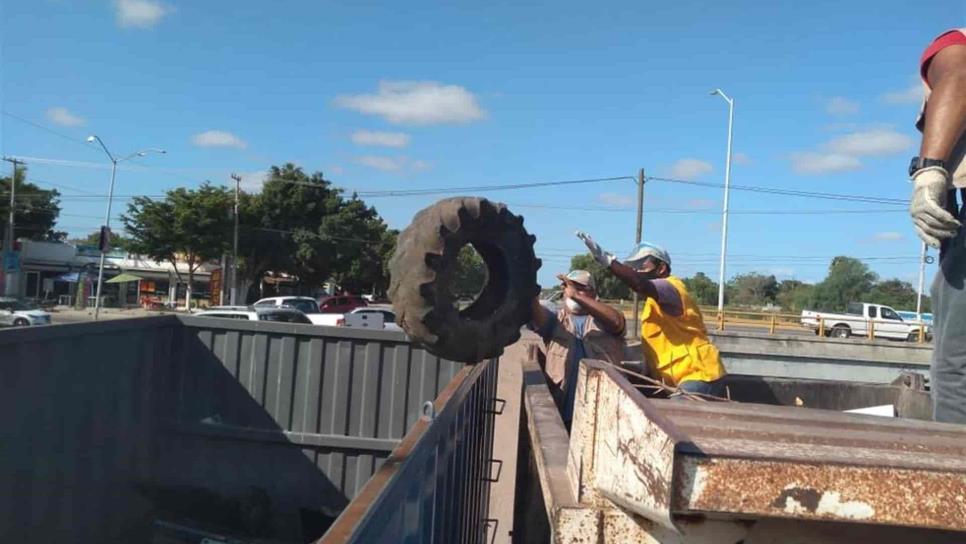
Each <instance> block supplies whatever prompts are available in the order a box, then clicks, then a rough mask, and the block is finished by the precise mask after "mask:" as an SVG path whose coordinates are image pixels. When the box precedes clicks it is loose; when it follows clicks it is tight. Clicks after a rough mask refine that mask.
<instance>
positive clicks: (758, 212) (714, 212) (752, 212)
mask: <svg viewBox="0 0 966 544" xmlns="http://www.w3.org/2000/svg"><path fill="white" fill-rule="evenodd" d="M507 206H508V207H511V208H537V209H548V210H567V211H588V212H617V213H635V210H633V209H631V208H608V207H604V206H597V207H594V206H552V205H544V204H509V203H507ZM908 211H909V210H908V209H907V208H906V207H902V208H869V209H857V210H836V209H824V210H823V209H813V210H728V213H729V214H736V215H826V214H870V213H871V214H875V213H899V212H903V213H907V212H908ZM646 213H648V214H652V213H659V214H685V215H689V214H695V215H721V211H720V210H710V209H689V208H654V209H650V210H647V212H646Z"/></svg>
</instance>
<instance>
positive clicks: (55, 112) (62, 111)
mask: <svg viewBox="0 0 966 544" xmlns="http://www.w3.org/2000/svg"><path fill="white" fill-rule="evenodd" d="M47 120H48V121H50V122H51V123H54V124H57V125H60V126H64V127H80V126H84V123H86V120H85V119H84V118H83V117H81V116H79V115H75V114H73V113H71V112H70V111H68V110H67V108H61V107H56V108H50V109H48V110H47Z"/></svg>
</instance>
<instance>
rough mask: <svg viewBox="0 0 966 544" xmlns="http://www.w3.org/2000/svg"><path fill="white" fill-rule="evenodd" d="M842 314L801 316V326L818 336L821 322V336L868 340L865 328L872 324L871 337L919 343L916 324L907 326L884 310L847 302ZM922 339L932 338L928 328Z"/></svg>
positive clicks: (869, 305)
mask: <svg viewBox="0 0 966 544" xmlns="http://www.w3.org/2000/svg"><path fill="white" fill-rule="evenodd" d="M845 312H846V313H844V314H838V313H831V312H815V311H812V310H804V311H803V312H802V325H804V326H806V327H808V328H810V329H812V330H813V331H815V334H818V333H819V329H820V326H819V322H820V321H822V322H824V329H825V334H826V335H827V336H832V337H834V338H848V337H850V336H868V334H869V324H870V323H872V326H873V335H874V336H875V337H876V338H889V339H892V340H909V341H916V340H918V339H919V329H920V325H919V323H907V322H906V321H904V320H903V319H902V317H901V316H899V314H898V313H897V312H896V311H895V310H893V309H892V308H890V307H888V306H883V305H882V304H871V303H868V302H850V303H849V305H848V307H847V308H846V311H845ZM924 332H925V335H926V339H927V340H928V339H930V338H932V327H929V326H927V327H926V329H925V331H924Z"/></svg>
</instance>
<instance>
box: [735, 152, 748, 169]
mask: <svg viewBox="0 0 966 544" xmlns="http://www.w3.org/2000/svg"><path fill="white" fill-rule="evenodd" d="M731 161H732V162H734V163H735V164H738V165H741V166H745V165H748V164H751V157H749V156H748V154H746V153H735V154H734V155H732V156H731Z"/></svg>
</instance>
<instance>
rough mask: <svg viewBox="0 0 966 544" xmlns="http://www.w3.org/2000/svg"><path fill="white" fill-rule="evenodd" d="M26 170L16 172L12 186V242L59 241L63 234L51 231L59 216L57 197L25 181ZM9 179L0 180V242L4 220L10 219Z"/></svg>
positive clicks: (4, 232) (4, 228)
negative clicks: (13, 190)
mask: <svg viewBox="0 0 966 544" xmlns="http://www.w3.org/2000/svg"><path fill="white" fill-rule="evenodd" d="M26 178H27V169H26V168H18V169H17V179H16V182H15V185H14V188H15V189H16V194H15V195H14V199H15V200H14V210H13V213H14V239H20V238H26V239H28V240H63V239H64V238H65V237H66V234H64V233H62V232H57V231H55V230H54V226H55V225H56V224H57V218H58V217H59V216H60V193H59V192H57V191H56V190H55V189H51V190H45V189H41V188H40V187H38V186H37V185H35V184H33V183H30V182H28V181H27V179H26ZM10 186H11V176H6V177H3V178H0V218H2V222H3V226H2V227H0V232H2V236H0V240H6V235H7V232H6V230H7V217H8V216H9V215H10Z"/></svg>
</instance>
